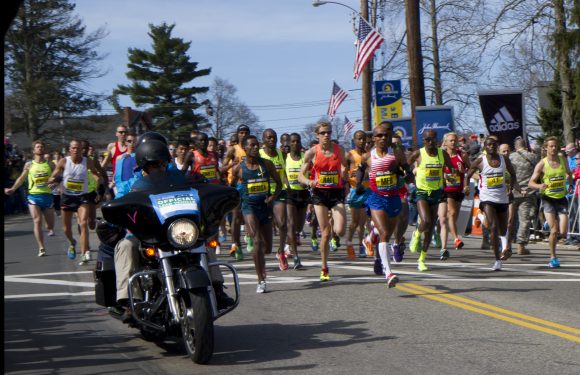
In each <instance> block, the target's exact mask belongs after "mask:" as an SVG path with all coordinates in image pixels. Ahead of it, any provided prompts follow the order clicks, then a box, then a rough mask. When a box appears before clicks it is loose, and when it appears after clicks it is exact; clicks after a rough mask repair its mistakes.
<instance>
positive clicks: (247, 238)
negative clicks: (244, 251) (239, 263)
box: [244, 234, 250, 243]
mask: <svg viewBox="0 0 580 375" xmlns="http://www.w3.org/2000/svg"><path fill="white" fill-rule="evenodd" d="M249 241H250V236H248V235H247V234H246V235H244V242H245V243H248V242H249Z"/></svg>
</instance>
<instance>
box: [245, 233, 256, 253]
mask: <svg viewBox="0 0 580 375" xmlns="http://www.w3.org/2000/svg"><path fill="white" fill-rule="evenodd" d="M246 251H247V252H248V253H251V252H252V251H254V239H253V238H252V237H248V238H247V240H246Z"/></svg>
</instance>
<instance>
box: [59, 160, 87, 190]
mask: <svg viewBox="0 0 580 375" xmlns="http://www.w3.org/2000/svg"><path fill="white" fill-rule="evenodd" d="M88 180H89V171H88V170H87V158H86V157H84V156H83V159H82V161H81V162H80V163H79V164H75V163H73V161H72V159H71V157H70V156H67V157H66V164H65V166H64V172H63V174H62V186H63V189H64V194H65V195H83V194H86V193H87V192H88Z"/></svg>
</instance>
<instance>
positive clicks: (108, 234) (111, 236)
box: [95, 219, 126, 248]
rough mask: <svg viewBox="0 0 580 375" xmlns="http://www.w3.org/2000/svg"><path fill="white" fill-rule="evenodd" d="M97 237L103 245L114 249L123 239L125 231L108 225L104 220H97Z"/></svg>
mask: <svg viewBox="0 0 580 375" xmlns="http://www.w3.org/2000/svg"><path fill="white" fill-rule="evenodd" d="M95 231H96V232H97V237H99V240H100V241H101V242H102V243H104V244H105V245H107V246H109V247H112V248H114V247H115V245H116V244H117V242H119V241H120V240H121V239H123V238H124V237H125V234H126V231H125V229H123V228H121V227H118V226H116V225H113V224H111V223H108V222H107V221H106V220H102V219H101V220H99V222H98V223H97V228H96V230H95Z"/></svg>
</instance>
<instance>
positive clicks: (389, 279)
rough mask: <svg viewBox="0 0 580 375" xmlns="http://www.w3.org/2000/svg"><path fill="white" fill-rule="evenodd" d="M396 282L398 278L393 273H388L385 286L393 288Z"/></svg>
mask: <svg viewBox="0 0 580 375" xmlns="http://www.w3.org/2000/svg"><path fill="white" fill-rule="evenodd" d="M398 282H399V278H398V277H397V275H395V274H394V273H390V274H389V276H387V287H389V288H394V287H395V286H396V285H397V283H398Z"/></svg>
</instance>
